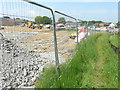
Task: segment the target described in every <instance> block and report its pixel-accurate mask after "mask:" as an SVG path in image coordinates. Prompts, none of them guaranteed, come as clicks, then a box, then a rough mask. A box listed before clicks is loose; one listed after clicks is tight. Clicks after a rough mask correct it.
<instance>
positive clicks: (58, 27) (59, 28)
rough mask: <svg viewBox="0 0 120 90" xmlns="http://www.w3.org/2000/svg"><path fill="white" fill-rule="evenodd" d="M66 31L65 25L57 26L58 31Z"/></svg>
mask: <svg viewBox="0 0 120 90" xmlns="http://www.w3.org/2000/svg"><path fill="white" fill-rule="evenodd" d="M64 29H65V26H64V24H58V25H57V26H56V30H64Z"/></svg>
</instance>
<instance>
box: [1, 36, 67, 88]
mask: <svg viewBox="0 0 120 90" xmlns="http://www.w3.org/2000/svg"><path fill="white" fill-rule="evenodd" d="M1 37H2V36H0V89H2V88H22V87H34V82H35V80H36V78H39V76H40V74H39V73H42V71H43V69H44V68H45V67H48V65H50V64H55V57H54V52H45V53H36V52H32V51H28V50H27V49H25V48H22V47H20V46H17V45H16V43H13V41H10V40H8V39H6V38H5V37H2V39H1ZM64 61H65V60H64V58H62V57H61V56H60V63H63V62H64Z"/></svg>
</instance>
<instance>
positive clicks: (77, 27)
mask: <svg viewBox="0 0 120 90" xmlns="http://www.w3.org/2000/svg"><path fill="white" fill-rule="evenodd" d="M75 21H76V32H77V51H78V23H77V19H75Z"/></svg>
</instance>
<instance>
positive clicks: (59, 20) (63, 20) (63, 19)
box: [58, 17, 66, 24]
mask: <svg viewBox="0 0 120 90" xmlns="http://www.w3.org/2000/svg"><path fill="white" fill-rule="evenodd" d="M58 23H63V24H66V20H65V18H64V17H60V18H59V19H58Z"/></svg>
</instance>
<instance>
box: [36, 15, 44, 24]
mask: <svg viewBox="0 0 120 90" xmlns="http://www.w3.org/2000/svg"><path fill="white" fill-rule="evenodd" d="M35 23H36V24H43V22H42V17H41V16H36V17H35Z"/></svg>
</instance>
